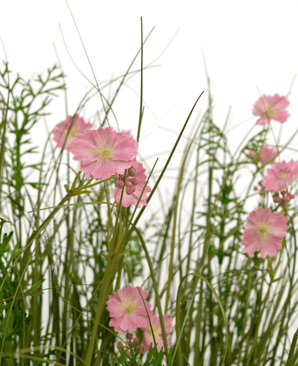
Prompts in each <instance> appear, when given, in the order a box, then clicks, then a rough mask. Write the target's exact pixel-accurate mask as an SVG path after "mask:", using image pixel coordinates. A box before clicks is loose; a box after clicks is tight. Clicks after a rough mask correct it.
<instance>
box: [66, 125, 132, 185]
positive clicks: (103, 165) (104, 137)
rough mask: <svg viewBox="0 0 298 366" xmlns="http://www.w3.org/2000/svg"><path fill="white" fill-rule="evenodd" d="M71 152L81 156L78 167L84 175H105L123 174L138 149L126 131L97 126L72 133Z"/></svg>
mask: <svg viewBox="0 0 298 366" xmlns="http://www.w3.org/2000/svg"><path fill="white" fill-rule="evenodd" d="M71 152H72V153H73V154H74V155H75V156H74V157H73V159H74V160H81V161H82V162H81V165H80V170H81V171H82V172H85V177H86V178H94V179H96V180H99V179H100V178H101V179H106V178H109V177H111V176H112V175H115V174H123V173H124V170H125V169H127V168H129V167H130V166H131V160H132V159H134V158H135V157H136V155H137V152H138V143H137V141H136V140H135V139H134V138H133V137H132V135H131V134H130V132H129V131H127V132H120V133H118V132H116V131H114V129H113V128H112V127H105V128H103V127H99V128H98V129H97V130H92V131H88V130H87V131H85V132H84V133H78V134H77V135H76V144H75V147H74V148H73V149H71Z"/></svg>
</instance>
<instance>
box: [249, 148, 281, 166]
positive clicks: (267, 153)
mask: <svg viewBox="0 0 298 366" xmlns="http://www.w3.org/2000/svg"><path fill="white" fill-rule="evenodd" d="M279 153H280V150H277V151H274V149H269V147H268V146H265V147H264V148H263V149H262V150H261V151H260V152H259V153H256V152H255V151H253V150H249V151H248V156H250V157H251V158H252V159H253V161H254V162H255V163H256V164H257V162H258V161H260V162H261V163H263V164H267V163H268V162H269V161H271V160H272V159H274V158H275V157H276V156H277V155H278V154H279ZM257 158H258V160H257Z"/></svg>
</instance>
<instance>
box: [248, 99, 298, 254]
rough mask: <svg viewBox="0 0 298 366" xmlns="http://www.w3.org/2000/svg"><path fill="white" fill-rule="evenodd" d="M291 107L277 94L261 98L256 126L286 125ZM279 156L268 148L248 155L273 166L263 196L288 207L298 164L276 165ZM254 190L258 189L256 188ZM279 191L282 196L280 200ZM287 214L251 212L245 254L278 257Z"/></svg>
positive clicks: (266, 209)
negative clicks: (266, 195) (288, 107)
mask: <svg viewBox="0 0 298 366" xmlns="http://www.w3.org/2000/svg"><path fill="white" fill-rule="evenodd" d="M288 105H289V102H288V101H287V99H286V97H280V96H279V95H278V94H275V95H274V96H272V97H271V96H266V95H263V97H261V98H259V99H258V101H257V102H256V103H255V105H254V107H253V114H254V115H256V116H260V117H261V118H260V119H258V121H257V125H265V124H267V123H269V122H270V120H271V119H274V120H276V121H279V122H281V123H284V122H286V120H287V118H288V117H289V113H288V112H287V111H284V108H285V107H287V106H288ZM279 153H280V150H277V151H274V150H273V149H269V148H268V146H265V147H264V148H263V149H262V150H261V151H259V152H255V151H249V152H248V155H249V156H250V157H251V158H252V160H253V161H254V163H255V164H258V162H259V161H260V162H261V163H262V164H263V166H264V165H266V164H267V163H269V162H271V163H272V169H267V175H266V176H265V177H263V179H262V180H261V181H259V185H260V186H261V189H260V195H262V196H264V195H265V193H266V192H274V193H273V201H274V202H275V203H280V205H281V206H285V205H286V204H287V203H288V202H289V201H290V200H291V199H294V198H295V196H294V195H293V194H292V193H290V192H288V187H289V186H290V185H291V184H292V183H293V182H294V181H296V180H297V179H298V161H296V162H295V161H294V160H293V159H292V160H291V161H290V162H288V163H286V162H285V161H282V162H281V163H274V162H273V160H274V159H275V157H276V156H277V155H278V154H279ZM254 190H255V191H256V190H258V188H257V187H256V186H255V187H254ZM279 192H280V193H281V194H282V197H279ZM284 215H285V212H279V213H276V212H271V210H270V209H269V208H268V207H266V208H265V209H263V208H262V207H258V209H257V210H255V211H252V212H251V213H250V214H249V217H248V218H247V219H246V230H245V231H244V233H243V240H242V242H241V245H244V249H243V252H244V253H248V255H249V257H252V255H253V253H254V252H256V251H260V253H261V257H262V258H263V259H264V258H265V257H266V255H268V256H270V257H273V256H276V249H281V248H282V246H281V241H282V240H283V238H284V237H285V236H286V234H287V233H286V230H287V229H288V228H289V226H287V225H286V223H287V221H288V217H285V216H284Z"/></svg>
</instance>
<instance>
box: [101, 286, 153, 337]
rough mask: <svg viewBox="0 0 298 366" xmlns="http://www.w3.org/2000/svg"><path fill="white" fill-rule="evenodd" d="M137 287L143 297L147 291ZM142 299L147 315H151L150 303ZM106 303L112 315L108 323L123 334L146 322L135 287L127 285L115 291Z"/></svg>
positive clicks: (142, 306)
mask: <svg viewBox="0 0 298 366" xmlns="http://www.w3.org/2000/svg"><path fill="white" fill-rule="evenodd" d="M138 288H139V290H140V292H141V294H142V296H143V298H144V299H145V298H146V297H147V296H148V293H149V291H148V290H147V291H143V290H142V288H141V287H138ZM144 301H145V305H146V308H147V311H148V313H149V316H151V315H152V314H153V311H152V310H150V307H151V304H150V303H149V302H148V301H146V300H144ZM107 304H108V307H107V309H108V311H109V312H110V316H111V317H112V319H111V320H110V323H109V325H110V326H111V327H114V328H115V331H116V332H119V331H121V332H122V333H124V334H125V332H126V331H127V330H131V331H134V330H136V329H137V328H141V327H142V326H145V325H146V324H147V323H146V320H148V318H147V312H146V309H145V307H144V303H143V301H142V297H141V296H140V293H139V291H138V289H137V288H136V287H131V286H128V287H127V288H126V287H123V288H122V289H121V290H118V291H115V292H114V295H110V296H109V300H108V301H107Z"/></svg>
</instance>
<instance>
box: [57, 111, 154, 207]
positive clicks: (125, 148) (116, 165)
mask: <svg viewBox="0 0 298 366" xmlns="http://www.w3.org/2000/svg"><path fill="white" fill-rule="evenodd" d="M91 128H92V124H91V123H90V122H88V123H86V122H85V121H84V119H83V118H81V117H79V116H78V115H77V114H76V115H74V116H73V117H72V116H68V117H67V119H66V120H65V121H62V122H60V123H59V124H58V125H57V126H56V128H55V130H54V131H53V134H54V138H53V139H54V141H56V142H58V145H57V146H58V147H63V146H64V149H66V150H68V151H69V152H71V153H73V154H74V157H73V160H78V161H81V164H80V171H82V172H84V173H85V177H86V178H93V179H95V180H99V179H107V178H110V177H115V178H116V179H117V182H116V188H115V190H114V198H115V201H116V203H117V204H119V203H120V197H121V191H122V187H123V185H124V186H125V189H124V192H123V198H122V206H124V207H128V206H129V205H131V204H133V205H135V206H136V205H137V204H138V207H141V205H143V206H146V205H147V202H146V200H147V198H148V197H147V193H149V192H150V191H151V188H150V187H148V186H147V185H146V175H145V174H144V173H145V169H144V167H143V165H142V163H138V162H137V161H136V159H135V158H136V155H137V153H138V142H137V141H136V140H135V139H134V138H133V136H132V135H131V132H130V131H122V132H116V131H115V130H114V129H113V128H112V127H105V128H103V127H99V128H98V129H97V130H92V129H91ZM125 170H127V173H126V175H125ZM145 185H146V186H145ZM142 192H143V193H142ZM138 202H139V203H138Z"/></svg>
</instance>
